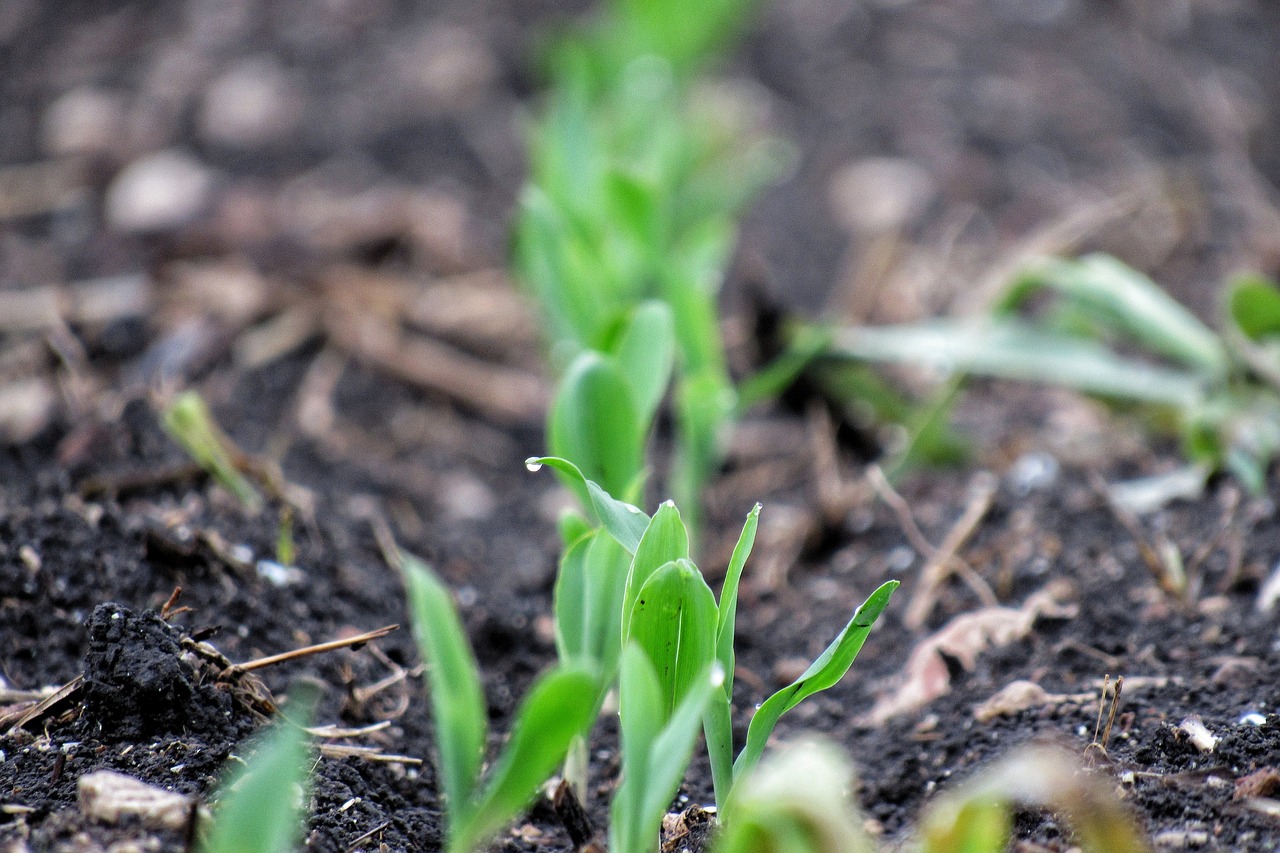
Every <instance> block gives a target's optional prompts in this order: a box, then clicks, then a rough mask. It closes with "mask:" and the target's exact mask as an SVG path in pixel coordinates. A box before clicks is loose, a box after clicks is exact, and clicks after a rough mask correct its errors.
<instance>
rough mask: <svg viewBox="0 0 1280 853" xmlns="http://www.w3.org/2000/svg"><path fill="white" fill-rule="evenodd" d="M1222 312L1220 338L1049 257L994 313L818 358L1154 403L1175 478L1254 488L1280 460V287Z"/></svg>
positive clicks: (1136, 288) (1236, 286)
mask: <svg viewBox="0 0 1280 853" xmlns="http://www.w3.org/2000/svg"><path fill="white" fill-rule="evenodd" d="M1224 304H1225V307H1224V311H1223V317H1222V320H1221V329H1222V331H1221V332H1215V331H1213V330H1212V329H1210V328H1209V327H1208V326H1206V325H1204V324H1203V323H1201V322H1200V321H1199V320H1198V319H1196V317H1195V316H1194V315H1192V314H1191V313H1190V312H1189V311H1188V310H1187V309H1185V308H1184V307H1183V306H1181V305H1180V304H1178V303H1177V302H1176V301H1174V300H1173V299H1172V298H1171V297H1170V296H1169V295H1168V294H1167V293H1165V292H1164V291H1163V290H1162V289H1161V288H1160V287H1159V286H1157V285H1156V284H1155V283H1154V282H1152V281H1151V280H1150V279H1149V278H1147V277H1146V276H1144V275H1143V274H1142V273H1140V272H1138V271H1136V270H1134V269H1132V268H1130V267H1128V266H1126V265H1124V264H1123V263H1121V262H1120V261H1118V260H1116V259H1115V258H1113V257H1111V256H1108V255H1089V256H1086V257H1083V258H1080V259H1078V260H1064V259H1046V260H1042V261H1040V262H1037V263H1034V264H1032V265H1031V266H1029V267H1028V268H1027V269H1025V270H1024V271H1023V272H1022V273H1020V274H1019V275H1017V276H1016V277H1015V278H1014V280H1013V281H1012V282H1011V284H1010V285H1009V287H1008V288H1007V289H1006V290H1005V292H1004V293H1003V295H1002V296H1001V297H1000V298H999V299H998V300H996V302H995V303H994V305H993V307H992V310H991V312H990V314H989V315H988V316H985V317H981V318H977V319H967V320H935V321H930V322H926V323H920V324H915V325H903V326H882V327H850V328H844V329H838V330H835V331H833V332H831V337H830V345H829V347H828V348H827V350H826V352H825V353H824V354H823V355H822V356H820V357H819V362H820V363H821V362H826V363H841V362H849V361H853V362H859V363H865V362H890V363H912V364H917V365H924V366H927V367H932V368H935V369H937V370H939V371H941V372H943V373H944V374H946V375H952V376H958V375H981V376H992V377H999V378H1004V379H1014V380H1020V381H1029V382H1044V383H1050V384H1055V385H1062V386H1065V387H1068V388H1072V389H1075V390H1078V391H1081V392H1084V393H1088V394H1092V395H1095V396H1098V397H1102V398H1106V399H1109V400H1112V401H1117V402H1123V403H1132V404H1142V405H1145V406H1148V407H1153V408H1154V412H1155V419H1154V420H1155V422H1159V420H1160V419H1161V418H1163V419H1164V420H1169V419H1170V416H1171V419H1172V421H1173V422H1174V423H1175V424H1176V428H1177V430H1178V432H1179V433H1180V435H1181V437H1182V443H1183V448H1184V451H1185V454H1186V456H1187V459H1188V467H1187V468H1185V469H1183V470H1182V471H1178V472H1175V473H1174V474H1173V475H1171V476H1172V477H1173V478H1174V479H1176V480H1177V482H1179V483H1185V482H1187V481H1188V477H1189V475H1190V479H1191V481H1192V482H1194V483H1196V484H1198V486H1199V487H1201V488H1202V487H1203V485H1204V482H1205V480H1206V478H1207V477H1208V476H1209V475H1210V474H1212V473H1213V472H1215V471H1219V470H1226V471H1229V472H1231V473H1232V474H1233V475H1235V476H1236V477H1237V478H1238V479H1239V480H1240V481H1241V482H1242V483H1244V484H1245V485H1246V486H1247V487H1248V488H1249V489H1250V490H1252V491H1254V492H1255V493H1256V492H1261V491H1262V490H1263V488H1264V485H1265V480H1266V474H1267V469H1268V467H1269V465H1270V464H1271V462H1272V461H1273V460H1274V459H1275V458H1276V457H1277V455H1280V289H1277V288H1276V286H1275V285H1274V284H1273V283H1272V282H1270V281H1268V280H1266V279H1263V278H1261V277H1259V276H1242V277H1239V278H1237V279H1236V280H1234V281H1232V282H1230V283H1229V284H1228V286H1227V288H1226V299H1225V303H1224ZM1032 309H1035V310H1034V311H1033V310H1032ZM1162 413H1163V414H1162ZM1171 482H1172V480H1171Z"/></svg>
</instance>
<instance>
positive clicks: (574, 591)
mask: <svg viewBox="0 0 1280 853" xmlns="http://www.w3.org/2000/svg"><path fill="white" fill-rule="evenodd" d="M595 536H596V534H595V533H594V532H592V533H588V534H586V535H585V536H582V537H579V538H578V539H577V540H575V541H574V542H573V544H571V545H570V546H569V548H568V550H566V551H565V552H564V555H563V556H562V557H561V558H560V571H559V572H558V573H557V574H556V585H555V592H554V595H553V597H552V609H553V610H554V612H555V618H556V652H557V654H558V655H559V656H560V659H561V660H562V661H567V662H574V661H580V660H589V659H590V658H591V648H590V643H589V641H588V640H587V636H586V621H587V608H588V604H587V595H588V591H587V549H588V548H589V547H590V546H591V543H592V542H593V541H595Z"/></svg>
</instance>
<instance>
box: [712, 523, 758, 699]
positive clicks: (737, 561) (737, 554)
mask: <svg viewBox="0 0 1280 853" xmlns="http://www.w3.org/2000/svg"><path fill="white" fill-rule="evenodd" d="M759 525H760V504H756V505H755V506H754V507H753V508H752V510H751V512H749V513H747V520H746V523H744V524H743V525H742V533H741V534H739V536H738V543H737V544H736V545H734V546H733V555H732V556H731V557H730V558H729V568H728V569H726V570H725V573H724V584H723V585H721V587H720V604H719V607H718V608H717V617H716V659H717V660H718V661H720V666H722V667H723V668H724V694H725V696H728V697H729V698H733V668H734V665H735V664H734V657H733V635H734V623H735V622H736V621H737V615H738V584H739V582H740V581H741V580H742V570H743V568H745V567H746V565H747V558H748V557H750V556H751V549H752V548H753V547H754V546H755V544H756V528H757V527H759Z"/></svg>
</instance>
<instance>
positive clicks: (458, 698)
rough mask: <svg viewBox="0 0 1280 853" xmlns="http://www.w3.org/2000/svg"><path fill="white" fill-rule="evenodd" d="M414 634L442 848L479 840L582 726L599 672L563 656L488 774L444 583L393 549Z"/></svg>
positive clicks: (467, 650) (470, 678)
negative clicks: (434, 756) (426, 696)
mask: <svg viewBox="0 0 1280 853" xmlns="http://www.w3.org/2000/svg"><path fill="white" fill-rule="evenodd" d="M400 570H401V574H402V576H403V578H404V584H405V588H406V590H407V591H408V595H409V609H410V614H411V616H412V618H413V632H414V637H415V638H416V639H417V641H418V647H419V649H420V650H421V654H422V657H423V660H424V661H426V664H427V681H428V684H429V686H430V694H431V695H430V699H431V707H432V712H433V716H434V719H435V728H436V744H437V747H436V748H437V751H438V753H439V761H438V762H437V768H438V773H439V776H440V786H441V790H442V791H443V793H444V800H445V803H444V805H445V812H446V816H447V821H446V823H447V829H446V833H445V835H446V839H445V850H446V851H447V853H470V851H474V850H478V849H480V848H482V847H483V846H484V845H485V844H486V843H487V842H488V841H489V840H491V839H492V838H493V837H494V836H495V835H496V834H497V833H498V832H499V831H500V830H501V829H502V828H503V827H505V826H506V825H507V824H508V823H510V822H511V821H512V820H513V819H514V818H515V817H516V816H518V815H519V814H520V812H521V811H522V810H524V809H525V808H526V807H527V806H528V804H529V803H530V802H531V801H532V800H533V798H534V797H535V796H536V795H537V793H538V791H539V789H540V788H541V786H542V784H543V783H544V782H546V780H547V779H548V778H550V776H551V774H552V773H554V772H555V770H556V768H557V767H559V766H560V764H561V762H563V761H564V758H565V754H566V753H567V752H568V750H569V746H570V744H571V743H572V742H573V740H574V738H577V737H580V736H581V735H582V734H583V733H584V732H586V731H588V729H589V728H590V727H591V724H592V723H593V722H594V720H595V716H596V709H595V707H594V706H593V704H592V702H591V697H593V696H595V695H596V694H597V692H598V689H599V686H598V677H597V675H596V673H595V672H594V671H592V669H590V668H589V667H587V666H585V665H581V664H577V663H575V664H561V665H559V666H557V667H555V668H554V669H552V670H551V671H550V672H548V673H547V674H545V675H543V676H542V677H541V678H540V679H538V681H537V682H536V683H535V684H534V685H533V687H531V688H530V690H529V693H528V694H527V695H526V696H525V698H524V701H523V702H522V703H521V705H520V708H519V709H518V710H517V712H516V717H515V723H514V724H513V726H512V729H511V734H510V737H509V738H508V740H507V742H506V743H505V744H504V746H503V747H502V749H501V751H500V752H499V754H498V757H497V759H496V761H495V762H494V763H493V766H492V767H491V768H490V769H489V772H488V773H485V772H484V759H485V752H486V746H487V741H488V734H489V726H488V709H487V705H486V703H485V700H484V693H483V690H482V689H481V686H480V675H479V669H478V667H477V664H476V660H475V655H474V654H473V653H472V651H471V647H470V644H469V643H468V642H467V635H466V632H465V631H464V630H463V627H462V622H461V620H460V619H459V617H458V612H457V609H456V608H455V607H454V604H453V600H452V598H451V597H450V594H449V590H448V588H447V587H445V585H444V584H443V583H441V581H440V579H439V578H437V577H436V576H435V574H434V573H433V572H432V571H431V569H430V568H429V567H428V566H427V565H426V564H425V563H423V562H422V561H421V560H419V559H417V558H416V557H413V556H412V555H410V554H405V553H401V554H400Z"/></svg>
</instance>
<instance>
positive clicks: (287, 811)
mask: <svg viewBox="0 0 1280 853" xmlns="http://www.w3.org/2000/svg"><path fill="white" fill-rule="evenodd" d="M317 698H318V691H316V690H315V689H314V688H311V689H307V688H306V687H302V686H300V687H297V688H294V690H293V691H292V693H291V694H290V701H289V706H288V707H289V708H290V709H294V708H297V709H298V710H297V713H296V714H295V715H294V719H291V720H289V719H281V720H280V721H278V722H277V723H276V724H275V725H274V726H272V727H271V729H270V730H269V731H267V732H265V733H263V734H262V735H261V736H259V738H258V743H259V746H258V749H257V752H256V753H255V754H254V756H253V757H252V758H250V759H249V762H248V763H247V764H244V765H242V766H240V767H239V768H238V769H236V770H235V771H234V772H232V773H230V774H229V775H228V776H227V778H226V779H225V780H223V782H222V784H221V785H220V786H219V794H218V795H217V800H218V801H219V805H218V808H217V813H216V816H215V817H214V820H213V824H212V826H211V827H210V828H209V831H208V834H207V835H206V836H205V837H204V838H203V839H202V840H201V841H200V844H199V847H198V849H199V850H200V851H201V853H290V851H292V850H296V849H297V847H298V843H299V842H300V841H301V840H302V831H303V825H302V817H303V815H304V814H305V811H306V808H307V802H308V800H309V799H310V793H309V788H310V786H309V785H308V779H307V734H306V731H305V727H306V726H307V725H308V720H310V718H311V715H312V713H313V711H314V708H315V704H316V699H317Z"/></svg>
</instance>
